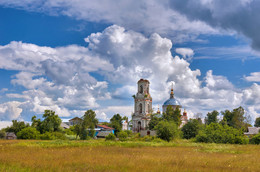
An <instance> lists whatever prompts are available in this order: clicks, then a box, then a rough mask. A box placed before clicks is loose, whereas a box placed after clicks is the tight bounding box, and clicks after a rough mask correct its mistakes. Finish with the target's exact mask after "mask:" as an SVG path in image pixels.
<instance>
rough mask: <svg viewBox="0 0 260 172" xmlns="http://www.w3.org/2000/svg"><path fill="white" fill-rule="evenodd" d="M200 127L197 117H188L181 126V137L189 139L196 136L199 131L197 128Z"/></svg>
mask: <svg viewBox="0 0 260 172" xmlns="http://www.w3.org/2000/svg"><path fill="white" fill-rule="evenodd" d="M201 128H202V125H201V124H200V121H199V120H198V119H190V120H189V121H188V122H187V124H185V125H184V126H183V127H182V128H181V131H182V134H183V138H185V139H190V138H193V137H196V136H197V135H198V133H199V130H200V129H201Z"/></svg>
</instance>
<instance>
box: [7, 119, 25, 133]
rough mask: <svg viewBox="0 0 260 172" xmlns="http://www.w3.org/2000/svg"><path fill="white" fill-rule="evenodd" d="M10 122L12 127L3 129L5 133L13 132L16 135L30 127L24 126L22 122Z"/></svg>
mask: <svg viewBox="0 0 260 172" xmlns="http://www.w3.org/2000/svg"><path fill="white" fill-rule="evenodd" d="M12 122H13V124H12V126H10V127H7V128H5V131H6V132H14V133H15V134H17V133H18V132H19V131H21V130H22V129H24V128H27V127H29V126H30V125H29V124H25V122H24V121H17V120H12Z"/></svg>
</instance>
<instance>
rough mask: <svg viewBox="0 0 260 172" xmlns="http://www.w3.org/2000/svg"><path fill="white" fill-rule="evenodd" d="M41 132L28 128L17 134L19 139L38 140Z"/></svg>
mask: <svg viewBox="0 0 260 172" xmlns="http://www.w3.org/2000/svg"><path fill="white" fill-rule="evenodd" d="M39 135H40V132H39V131H37V130H36V128H34V127H27V128H24V129H22V130H21V131H19V132H18V133H17V138H18V139H37V138H38V136H39Z"/></svg>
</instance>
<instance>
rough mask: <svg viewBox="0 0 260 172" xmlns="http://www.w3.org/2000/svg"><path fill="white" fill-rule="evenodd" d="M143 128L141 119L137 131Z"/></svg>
mask: <svg viewBox="0 0 260 172" xmlns="http://www.w3.org/2000/svg"><path fill="white" fill-rule="evenodd" d="M141 129H142V126H141V121H139V122H138V126H137V132H140V131H141Z"/></svg>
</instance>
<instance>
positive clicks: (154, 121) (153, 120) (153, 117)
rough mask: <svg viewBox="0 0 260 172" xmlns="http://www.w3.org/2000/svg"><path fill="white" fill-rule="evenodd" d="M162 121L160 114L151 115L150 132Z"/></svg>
mask: <svg viewBox="0 0 260 172" xmlns="http://www.w3.org/2000/svg"><path fill="white" fill-rule="evenodd" d="M161 120H162V118H161V117H160V116H159V114H157V113H155V114H152V115H151V120H150V122H149V124H148V127H149V130H153V129H154V127H155V126H156V125H157V124H158V123H159V122H160V121H161Z"/></svg>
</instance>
